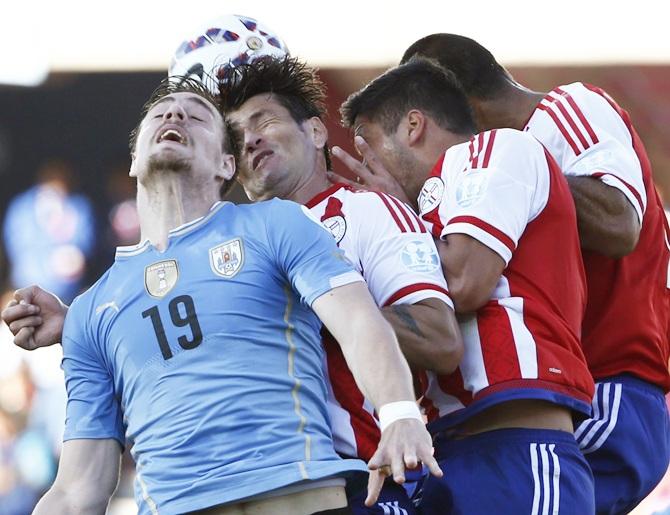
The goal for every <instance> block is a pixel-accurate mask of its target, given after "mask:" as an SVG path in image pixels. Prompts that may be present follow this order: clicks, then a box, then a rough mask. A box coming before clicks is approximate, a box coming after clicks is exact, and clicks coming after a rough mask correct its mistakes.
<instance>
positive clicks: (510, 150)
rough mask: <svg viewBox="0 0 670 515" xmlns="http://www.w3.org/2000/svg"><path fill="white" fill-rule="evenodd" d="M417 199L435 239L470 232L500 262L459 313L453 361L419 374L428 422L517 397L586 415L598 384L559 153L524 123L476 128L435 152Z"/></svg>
mask: <svg viewBox="0 0 670 515" xmlns="http://www.w3.org/2000/svg"><path fill="white" fill-rule="evenodd" d="M419 208H420V212H421V218H422V219H423V220H424V221H425V223H426V225H427V227H428V228H429V229H430V230H431V232H432V234H433V236H435V237H436V238H442V239H447V236H448V235H449V234H456V233H460V234H467V235H468V236H471V237H472V238H475V239H476V240H478V241H480V242H481V243H483V244H484V245H486V246H487V247H489V248H490V249H492V250H493V251H495V252H496V253H497V254H499V255H500V256H501V257H502V258H503V260H504V261H505V264H506V267H505V269H504V271H503V274H502V276H501V277H500V280H499V281H498V284H497V285H496V288H495V290H494V292H493V295H492V298H491V300H490V301H489V302H488V303H487V304H486V305H484V306H483V307H482V308H480V309H479V310H478V311H477V312H476V313H474V314H472V315H471V316H469V317H465V318H464V319H463V320H461V321H460V328H461V333H462V335H463V341H464V346H465V353H464V356H463V360H462V362H461V365H460V366H459V368H458V369H457V370H456V371H455V372H454V373H453V374H450V375H448V376H437V375H436V374H433V373H431V372H427V373H426V374H425V377H424V378H423V379H424V387H425V395H424V404H425V408H426V413H427V415H428V418H429V421H431V422H433V423H432V424H431V430H435V431H437V430H441V429H443V428H446V427H449V426H453V425H455V424H458V423H460V422H462V421H463V420H465V419H466V418H469V417H470V416H472V415H474V414H476V413H479V412H481V411H482V410H484V409H486V408H488V407H490V406H493V405H495V404H498V403H501V402H505V401H509V400H513V399H543V400H547V401H549V402H553V403H556V404H560V405H564V406H567V407H569V408H571V409H573V410H576V411H579V412H582V413H585V414H587V415H588V414H589V413H590V410H591V398H592V396H593V389H594V386H593V379H592V378H591V375H590V374H589V371H588V368H587V366H586V361H585V359H584V355H583V353H582V350H581V346H580V342H579V332H580V325H581V322H582V316H583V312H584V306H585V302H586V291H585V290H586V289H585V279H584V270H583V266H582V261H581V256H580V251H579V237H578V234H577V221H576V214H575V208H574V204H573V201H572V197H571V195H570V191H569V188H568V185H567V182H566V180H565V178H564V177H563V176H562V174H561V171H560V169H559V168H558V166H557V164H556V162H555V161H554V160H553V159H552V158H551V156H550V155H549V154H548V153H547V152H546V151H545V150H544V148H543V147H542V145H540V143H538V142H537V140H535V139H534V138H532V137H530V136H529V135H527V134H524V133H523V132H520V131H516V130H513V129H498V130H492V131H487V132H483V133H480V134H478V135H476V136H474V137H473V138H472V139H471V140H470V141H469V142H466V143H462V144H460V145H455V146H453V147H451V148H449V149H448V150H447V152H446V153H445V154H444V156H443V157H442V158H441V159H440V161H438V163H437V164H436V165H435V167H434V169H433V171H432V172H431V175H430V177H429V178H428V179H427V180H426V182H425V184H424V186H423V189H422V191H421V194H420V195H419Z"/></svg>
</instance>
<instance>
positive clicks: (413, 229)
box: [382, 193, 418, 232]
mask: <svg viewBox="0 0 670 515" xmlns="http://www.w3.org/2000/svg"><path fill="white" fill-rule="evenodd" d="M382 195H384V196H385V197H386V198H388V199H389V200H390V201H391V202H392V203H393V204H394V205H395V206H396V209H397V210H398V211H400V214H402V216H403V218H404V219H405V222H407V227H409V232H418V231H417V230H416V227H415V226H414V224H413V222H412V219H411V218H410V216H409V214H408V213H407V209H406V208H405V206H403V205H402V203H401V202H400V201H399V200H398V199H397V198H395V197H393V196H391V195H387V194H385V193H382Z"/></svg>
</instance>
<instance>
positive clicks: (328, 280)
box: [266, 200, 363, 306]
mask: <svg viewBox="0 0 670 515" xmlns="http://www.w3.org/2000/svg"><path fill="white" fill-rule="evenodd" d="M272 202H273V208H272V220H268V221H267V222H266V229H267V236H268V241H269V242H270V245H271V246H272V247H273V251H274V252H275V255H276V259H277V262H278V265H279V267H280V268H281V269H282V270H283V271H284V273H285V274H286V276H287V277H288V279H289V281H290V283H291V285H292V287H293V289H294V290H295V291H296V292H297V293H298V294H299V295H300V297H301V300H302V301H303V302H304V303H306V304H307V305H310V306H311V305H312V303H313V302H314V301H315V300H316V299H317V298H318V297H320V296H321V295H323V294H324V293H326V292H328V291H330V290H332V289H333V288H337V287H338V286H344V285H345V284H350V283H353V282H357V281H363V277H361V275H360V274H359V273H358V272H357V271H356V270H354V268H353V267H352V265H351V263H350V262H349V261H348V260H347V258H346V257H345V255H344V253H343V252H342V251H341V250H340V249H339V248H338V247H337V245H336V243H335V241H334V240H333V237H332V236H331V234H330V233H329V232H328V231H327V230H326V229H325V228H324V227H323V226H322V225H321V223H320V222H319V220H317V219H316V218H315V217H314V215H312V214H311V213H310V211H309V210H308V209H307V208H306V207H304V206H300V205H298V204H296V203H294V202H289V201H279V200H277V201H272Z"/></svg>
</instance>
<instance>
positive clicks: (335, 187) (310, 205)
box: [305, 182, 351, 209]
mask: <svg viewBox="0 0 670 515" xmlns="http://www.w3.org/2000/svg"><path fill="white" fill-rule="evenodd" d="M342 188H345V189H351V188H350V187H349V186H347V185H346V184H344V183H341V182H338V183H337V184H333V185H332V186H330V187H328V188H326V189H325V190H323V191H322V192H321V193H317V194H316V195H314V197H312V198H311V199H310V200H308V201H307V202H305V206H306V207H308V208H310V209H311V208H313V207H314V206H316V205H317V204H319V203H320V202H321V201H323V200H325V199H327V198H328V197H330V196H331V195H332V194H333V193H335V192H336V191H337V190H340V189H342Z"/></svg>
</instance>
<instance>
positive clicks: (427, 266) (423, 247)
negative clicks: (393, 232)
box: [400, 240, 440, 273]
mask: <svg viewBox="0 0 670 515" xmlns="http://www.w3.org/2000/svg"><path fill="white" fill-rule="evenodd" d="M400 259H401V261H402V264H403V266H404V267H405V268H406V269H407V270H409V271H411V272H420V273H431V272H434V271H435V270H437V269H438V267H439V266H440V258H439V256H438V255H437V250H436V249H435V246H434V245H431V244H430V243H428V242H425V241H421V240H413V241H410V242H409V243H407V244H405V247H404V248H403V249H402V252H401V253H400Z"/></svg>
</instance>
